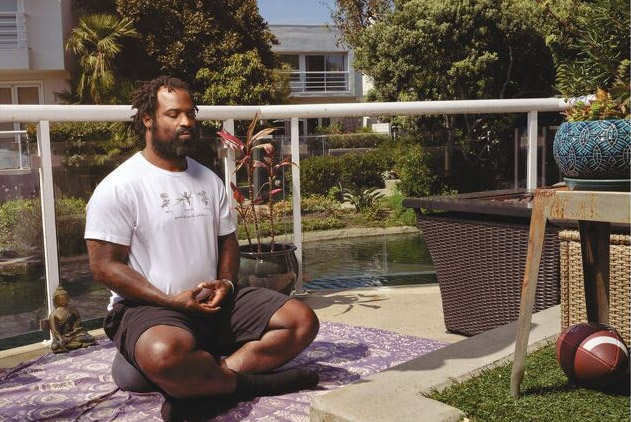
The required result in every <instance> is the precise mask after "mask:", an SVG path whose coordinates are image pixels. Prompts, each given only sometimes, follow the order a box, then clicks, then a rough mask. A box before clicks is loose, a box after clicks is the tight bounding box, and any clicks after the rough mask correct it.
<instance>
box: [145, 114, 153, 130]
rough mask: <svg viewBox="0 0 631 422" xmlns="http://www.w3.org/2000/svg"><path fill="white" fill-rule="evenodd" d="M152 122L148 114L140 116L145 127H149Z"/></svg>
mask: <svg viewBox="0 0 631 422" xmlns="http://www.w3.org/2000/svg"><path fill="white" fill-rule="evenodd" d="M152 123H153V119H152V118H151V116H149V115H148V114H145V115H144V116H142V124H143V125H145V128H147V129H150V128H151V124H152Z"/></svg>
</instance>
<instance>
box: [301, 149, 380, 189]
mask: <svg viewBox="0 0 631 422" xmlns="http://www.w3.org/2000/svg"><path fill="white" fill-rule="evenodd" d="M392 164H393V161H392V158H391V155H390V153H389V152H388V150H387V149H377V150H374V151H368V152H366V153H364V154H357V153H350V154H345V155H340V156H329V155H324V156H318V157H309V158H305V159H304V160H302V161H301V162H300V188H301V192H302V193H303V194H305V195H309V194H318V195H326V194H327V192H328V191H329V190H330V189H331V188H332V187H333V186H338V185H339V184H341V185H342V188H344V189H347V190H350V191H352V192H361V191H362V190H364V189H367V188H372V187H377V188H380V187H383V178H382V173H383V172H384V171H386V170H390V169H391V167H392Z"/></svg>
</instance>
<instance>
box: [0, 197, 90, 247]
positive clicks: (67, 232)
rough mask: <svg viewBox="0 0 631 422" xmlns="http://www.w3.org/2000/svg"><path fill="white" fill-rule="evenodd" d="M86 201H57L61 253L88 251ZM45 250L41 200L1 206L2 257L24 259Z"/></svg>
mask: <svg viewBox="0 0 631 422" xmlns="http://www.w3.org/2000/svg"><path fill="white" fill-rule="evenodd" d="M85 206H86V202H85V201H84V200H83V199H79V198H59V199H57V200H56V201H55V214H56V220H57V221H56V228H57V242H58V245H59V254H60V255H61V256H69V255H74V254H77V253H82V252H84V251H85V242H84V240H83V232H84V228H85ZM42 249H43V234H42V212H41V205H40V200H39V199H37V198H31V199H13V200H10V201H6V202H4V203H3V204H0V255H16V256H25V255H31V254H36V253H40V252H41V250H42Z"/></svg>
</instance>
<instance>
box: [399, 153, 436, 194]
mask: <svg viewBox="0 0 631 422" xmlns="http://www.w3.org/2000/svg"><path fill="white" fill-rule="evenodd" d="M403 148H404V151H403V152H404V153H401V154H396V158H395V171H396V172H397V174H398V175H399V178H400V179H401V181H400V182H399V184H398V185H397V186H398V189H399V190H400V191H401V193H402V194H403V195H404V196H408V197H423V196H428V195H431V194H432V193H433V187H434V185H435V183H436V175H434V174H432V172H431V170H430V167H429V165H428V157H427V155H426V154H425V152H424V151H423V148H422V147H421V146H420V145H418V144H417V145H414V144H412V145H406V146H405V147H401V149H403ZM401 149H400V150H401Z"/></svg>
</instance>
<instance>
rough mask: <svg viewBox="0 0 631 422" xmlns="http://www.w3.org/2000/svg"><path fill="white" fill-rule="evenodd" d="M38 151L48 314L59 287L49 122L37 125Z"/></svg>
mask: <svg viewBox="0 0 631 422" xmlns="http://www.w3.org/2000/svg"><path fill="white" fill-rule="evenodd" d="M37 151H38V153H39V156H40V168H39V183H40V198H41V206H42V227H43V235H44V262H45V264H46V304H47V305H48V313H50V312H51V311H52V310H53V309H54V305H53V293H54V292H55V289H56V288H57V286H59V257H58V253H57V228H56V226H55V191H54V185H53V165H52V154H51V149H50V124H49V122H48V121H47V120H42V121H40V122H39V124H38V125H37ZM48 313H47V315H48ZM51 335H52V334H51Z"/></svg>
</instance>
